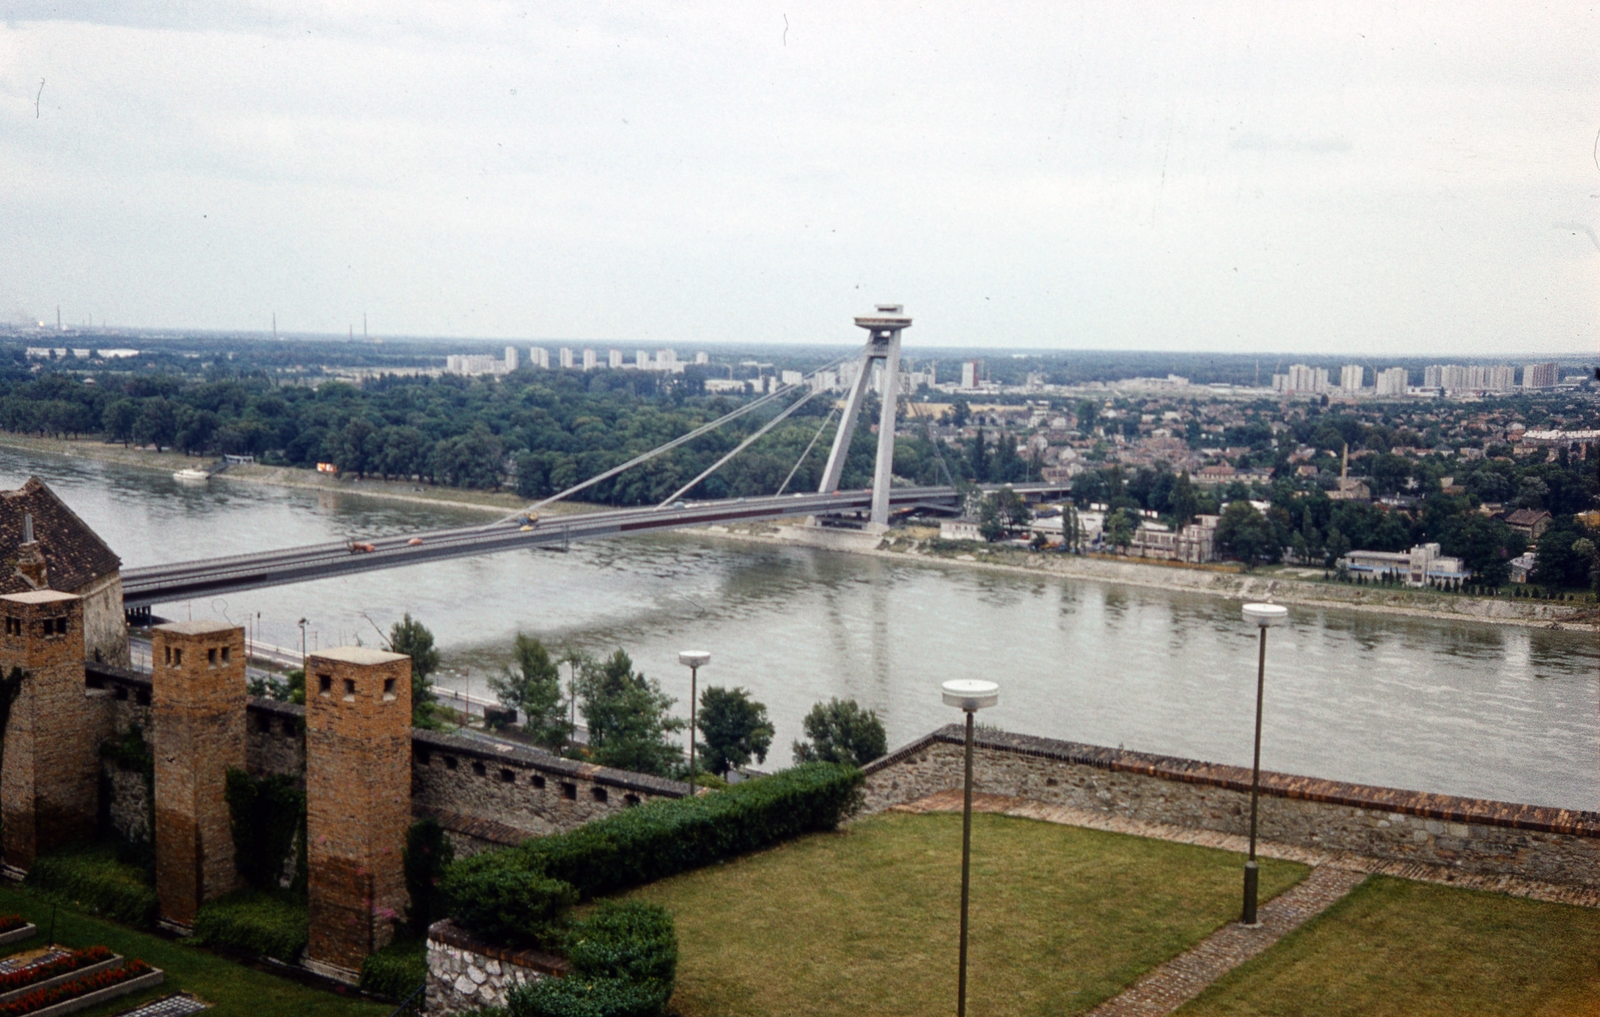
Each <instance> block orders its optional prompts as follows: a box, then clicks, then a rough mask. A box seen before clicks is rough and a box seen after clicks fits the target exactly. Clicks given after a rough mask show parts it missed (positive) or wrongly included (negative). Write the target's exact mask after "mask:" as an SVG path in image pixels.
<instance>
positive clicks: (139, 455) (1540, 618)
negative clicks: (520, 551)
mask: <svg viewBox="0 0 1600 1017" xmlns="http://www.w3.org/2000/svg"><path fill="white" fill-rule="evenodd" d="M0 446H6V447H10V448H15V449H18V450H21V451H25V452H30V453H40V454H46V455H61V456H71V457H76V458H84V459H97V460H100V461H102V462H111V463H117V464H119V465H124V466H132V467H136V468H139V469H148V470H153V471H159V472H165V473H168V474H170V473H172V472H173V471H174V470H179V469H183V468H184V467H185V466H190V467H194V466H209V465H211V464H213V463H215V461H216V460H215V459H204V458H199V457H193V456H185V455H183V454H181V453H174V452H154V451H151V450H149V449H138V448H131V447H124V446H122V445H108V444H106V443H104V442H101V441H99V440H96V439H79V440H76V441H67V440H62V439H56V438H35V437H32V436H29V435H19V434H14V433H11V432H0ZM209 482H210V483H219V482H227V483H248V484H263V485H271V486H275V487H291V488H299V489H302V490H313V491H326V492H336V493H340V494H353V495H360V496H363V497H368V498H381V499H387V500H392V501H405V502H412V503H416V504H424V505H431V506H439V507H443V508H457V509H468V510H471V511H475V512H482V513H485V514H486V515H487V514H506V513H510V512H514V511H516V510H517V509H520V508H522V507H524V506H525V505H526V502H524V501H523V500H522V499H521V498H519V497H517V495H516V494H514V493H512V492H509V491H470V490H464V489H461V488H450V487H432V486H429V485H425V484H418V483H415V482H412V481H384V480H357V479H355V478H353V477H350V478H340V477H334V476H329V475H327V474H322V473H314V472H312V471H310V470H301V469H294V468H292V467H282V466H262V465H259V464H249V465H241V466H230V467H229V468H228V469H227V471H226V472H224V473H221V474H218V475H217V477H216V478H215V479H213V480H212V481H209ZM603 507H604V506H600V505H594V504H587V503H583V502H563V503H561V504H559V505H552V506H548V507H547V508H546V509H542V510H541V511H547V512H550V513H551V514H561V513H569V512H584V511H593V510H595V509H599V508H603ZM682 532H684V533H691V534H692V533H702V534H708V535H710V536H712V537H715V538H722V539H735V540H751V541H758V542H763V543H802V544H806V545H808V546H813V547H820V548H824V549H827V550H834V551H843V552H846V553H850V554H864V555H872V556H878V557H885V558H892V559H899V560H905V559H908V558H909V559H914V560H916V561H919V562H927V563H931V564H937V565H942V566H946V567H950V568H981V569H992V570H999V571H1007V572H1018V573H1027V574H1040V573H1044V574H1047V575H1058V576H1062V577H1066V578H1073V579H1088V580H1095V581H1099V582H1108V583H1121V584H1123V585H1127V586H1146V587H1153V588H1159V589H1169V590H1182V591H1185V592H1190V593H1202V594H1207V595H1211V596H1218V597H1225V598H1229V599H1234V600H1252V599H1264V598H1265V597H1266V596H1268V595H1269V593H1270V595H1271V596H1272V598H1273V600H1275V601H1276V602H1278V603H1281V604H1294V605H1297V606H1303V607H1322V608H1340V609H1345V610H1353V611H1368V612H1379V613H1385V614H1400V615H1410V616H1414V617H1421V618H1438V619H1446V620H1452V621H1471V622H1480V623H1488V624H1497V625H1523V626H1533V627H1540V628H1572V629H1581V630H1587V631H1600V607H1597V606H1595V605H1590V604H1562V603H1556V602H1552V601H1540V600H1522V599H1512V598H1509V597H1473V596H1466V595H1461V594H1447V593H1437V592H1435V591H1433V590H1407V589H1394V588H1391V587H1380V586H1352V585H1349V584H1345V583H1329V582H1325V581H1323V580H1322V579H1321V578H1320V577H1321V574H1322V570H1321V569H1304V568H1297V567H1294V566H1278V567H1270V568H1264V569H1258V570H1256V571H1254V572H1251V573H1241V572H1240V571H1239V569H1238V567H1237V566H1235V565H1228V564H1215V565H1189V564H1185V563H1176V562H1174V563H1158V562H1150V561H1138V560H1130V559H1124V558H1113V557H1109V556H1107V557H1098V556H1097V557H1079V556H1076V555H1062V554H1049V553H1036V552H1031V551H1025V550H1021V549H1018V548H1011V547H1003V546H998V545H989V544H977V543H974V544H971V545H967V546H962V547H959V548H953V547H951V546H949V545H943V544H939V545H936V544H935V541H934V538H936V537H937V536H938V531H937V530H934V529H932V528H920V529H919V528H912V529H908V530H896V531H895V532H894V533H893V534H892V535H891V537H890V538H889V539H887V540H883V539H876V538H873V537H870V536H868V535H866V534H862V533H858V532H852V531H844V530H818V529H814V528H811V527H806V526H802V525H799V524H798V521H795V522H793V523H790V522H784V523H756V524H746V525H737V526H731V527H730V526H711V527H705V528H703V529H699V530H695V529H690V530H684V531H682Z"/></svg>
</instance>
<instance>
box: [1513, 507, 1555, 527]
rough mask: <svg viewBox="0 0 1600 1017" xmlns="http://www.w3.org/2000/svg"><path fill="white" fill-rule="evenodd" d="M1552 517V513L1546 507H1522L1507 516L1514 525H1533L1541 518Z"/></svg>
mask: <svg viewBox="0 0 1600 1017" xmlns="http://www.w3.org/2000/svg"><path fill="white" fill-rule="evenodd" d="M1549 518H1551V515H1550V513H1548V512H1546V511H1545V510H1544V509H1527V508H1520V509H1517V510H1516V511H1515V512H1513V513H1511V514H1510V515H1509V516H1506V522H1507V523H1509V524H1510V525H1512V526H1532V525H1533V524H1534V523H1537V522H1539V521H1540V520H1541V519H1549Z"/></svg>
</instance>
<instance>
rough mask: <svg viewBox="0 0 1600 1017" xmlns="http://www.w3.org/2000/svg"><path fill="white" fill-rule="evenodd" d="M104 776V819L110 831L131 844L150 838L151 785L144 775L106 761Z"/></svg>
mask: <svg viewBox="0 0 1600 1017" xmlns="http://www.w3.org/2000/svg"><path fill="white" fill-rule="evenodd" d="M105 778H106V782H105V784H104V785H103V790H104V791H105V794H106V798H107V801H106V802H105V803H104V805H105V819H106V822H107V823H108V824H109V825H110V827H111V832H112V833H114V834H116V835H117V837H118V838H120V839H121V840H124V841H127V842H129V843H134V844H137V843H139V842H141V841H148V840H149V839H150V836H151V829H150V787H149V785H148V784H146V783H145V776H144V774H143V773H141V772H140V771H138V770H125V769H123V768H122V767H120V766H118V765H117V764H116V763H114V762H112V761H111V760H106V762H105Z"/></svg>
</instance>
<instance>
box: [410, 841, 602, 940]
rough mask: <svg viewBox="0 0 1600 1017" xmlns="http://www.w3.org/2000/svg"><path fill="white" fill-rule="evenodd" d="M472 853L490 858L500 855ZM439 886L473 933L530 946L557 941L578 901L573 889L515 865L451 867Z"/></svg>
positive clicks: (523, 866)
mask: <svg viewBox="0 0 1600 1017" xmlns="http://www.w3.org/2000/svg"><path fill="white" fill-rule="evenodd" d="M477 857H479V858H483V857H488V858H489V859H491V860H493V859H497V858H500V857H502V855H501V854H499V853H496V854H491V855H488V856H484V855H479V856H477ZM475 860H476V859H469V863H470V862H471V861H475ZM441 889H442V890H443V891H444V892H445V893H446V894H448V895H449V897H450V899H451V900H452V901H453V902H454V908H453V912H452V913H453V914H454V917H455V918H456V919H457V920H458V921H459V922H461V924H462V925H465V926H466V927H467V928H469V929H472V930H473V931H474V932H476V933H477V934H478V935H480V936H483V937H485V938H487V939H490V940H493V941H495V942H504V943H516V944H524V945H534V946H550V945H553V944H554V943H555V942H556V940H557V939H558V938H559V933H560V925H561V922H562V920H563V919H564V918H565V917H566V913H567V911H568V909H570V908H571V907H572V905H573V904H575V903H577V900H578V891H577V890H575V889H574V888H573V887H572V886H571V885H570V884H568V883H565V882H563V881H561V880H559V879H551V878H549V877H547V876H544V875H541V874H540V873H539V872H538V871H537V870H536V869H533V868H530V867H529V866H527V865H518V864H515V863H513V864H495V865H486V864H481V863H480V864H477V865H472V864H458V865H455V866H452V867H451V870H450V872H449V874H448V875H446V876H445V878H444V880H443V882H442V883H441Z"/></svg>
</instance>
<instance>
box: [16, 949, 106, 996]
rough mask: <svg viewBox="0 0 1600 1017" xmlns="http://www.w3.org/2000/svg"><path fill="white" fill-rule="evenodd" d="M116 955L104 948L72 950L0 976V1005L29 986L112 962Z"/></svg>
mask: <svg viewBox="0 0 1600 1017" xmlns="http://www.w3.org/2000/svg"><path fill="white" fill-rule="evenodd" d="M115 958H116V954H114V953H112V952H111V950H110V949H109V948H107V947H104V946H91V947H89V949H87V950H73V951H72V952H71V953H68V954H66V955H64V956H61V957H54V958H51V959H50V960H47V961H45V962H44V963H43V964H30V965H28V966H27V967H22V968H18V969H17V970H15V971H7V972H5V973H4V974H0V1003H9V1002H10V1001H11V1000H13V999H15V998H19V997H18V993H22V992H26V991H27V989H28V988H29V987H30V986H34V985H37V984H38V983H40V982H48V981H50V980H51V979H53V978H59V977H61V976H62V975H70V974H72V973H73V972H74V971H81V970H82V969H84V968H87V967H93V966H94V965H96V964H104V963H105V962H106V961H109V960H114V959H115Z"/></svg>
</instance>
